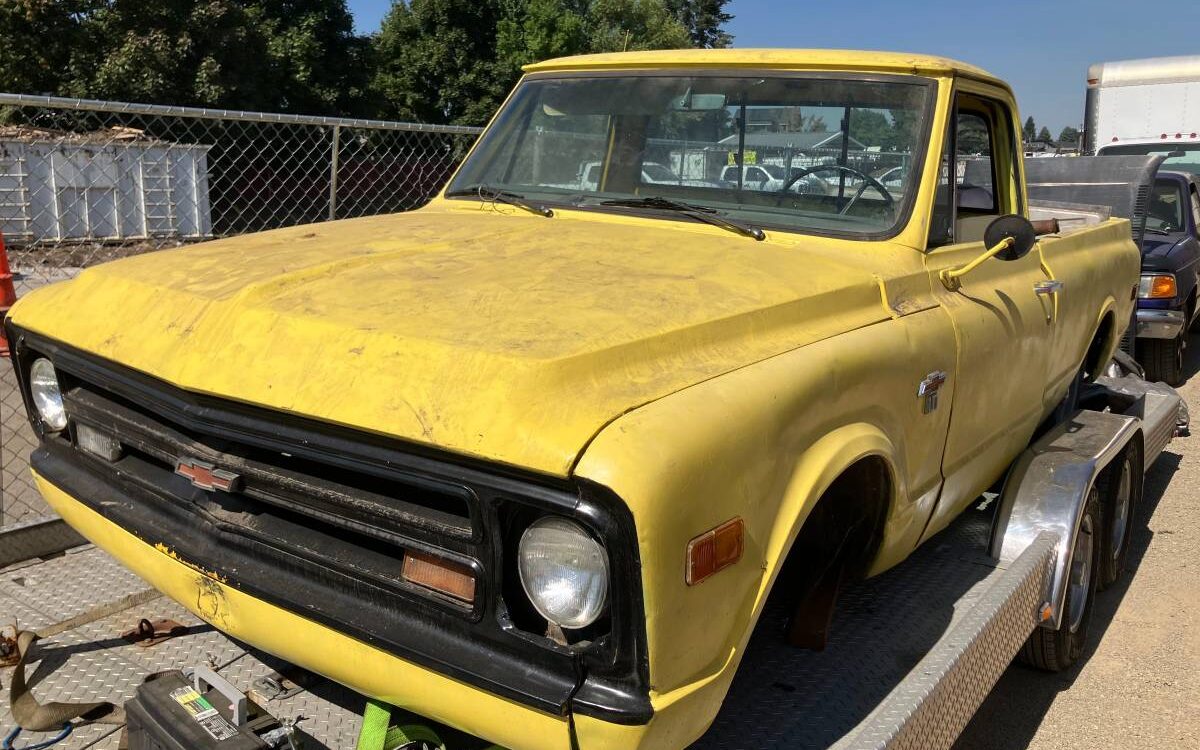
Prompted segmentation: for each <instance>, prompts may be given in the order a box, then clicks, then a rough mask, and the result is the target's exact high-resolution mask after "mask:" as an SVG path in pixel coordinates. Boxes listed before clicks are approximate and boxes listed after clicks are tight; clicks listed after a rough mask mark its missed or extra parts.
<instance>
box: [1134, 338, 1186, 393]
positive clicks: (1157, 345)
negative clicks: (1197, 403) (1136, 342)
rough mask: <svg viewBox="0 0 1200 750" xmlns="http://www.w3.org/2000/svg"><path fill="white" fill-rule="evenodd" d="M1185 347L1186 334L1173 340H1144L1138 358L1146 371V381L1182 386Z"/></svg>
mask: <svg viewBox="0 0 1200 750" xmlns="http://www.w3.org/2000/svg"><path fill="white" fill-rule="evenodd" d="M1186 347H1187V332H1186V331H1184V332H1181V333H1180V334H1179V335H1178V336H1176V337H1175V338H1173V339H1145V340H1144V341H1142V342H1141V350H1142V356H1141V357H1139V359H1140V360H1141V363H1142V366H1143V367H1144V368H1145V369H1146V379H1147V380H1149V381H1151V382H1157V381H1161V382H1163V383H1166V384H1167V385H1172V386H1173V385H1182V384H1183V352H1184V350H1185V349H1186Z"/></svg>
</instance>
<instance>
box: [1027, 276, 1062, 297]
mask: <svg viewBox="0 0 1200 750" xmlns="http://www.w3.org/2000/svg"><path fill="white" fill-rule="evenodd" d="M1062 289H1063V283H1062V282H1061V281H1059V280H1057V279H1050V280H1049V281H1039V282H1038V283H1036V284H1034V285H1033V291H1034V292H1036V293H1037V294H1058V293H1059V292H1061V291H1062Z"/></svg>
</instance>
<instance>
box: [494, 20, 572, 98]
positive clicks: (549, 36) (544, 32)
mask: <svg viewBox="0 0 1200 750" xmlns="http://www.w3.org/2000/svg"><path fill="white" fill-rule="evenodd" d="M586 12H587V9H586V8H585V7H579V6H575V7H572V6H571V4H568V3H564V2H562V0H528V1H527V2H524V1H523V0H512V1H511V3H510V5H509V7H508V8H506V9H505V11H504V13H503V17H502V18H501V19H500V21H499V23H498V24H497V29H496V54H497V59H498V62H499V65H500V71H501V72H502V73H503V75H504V76H505V77H506V78H507V79H508V80H511V81H515V80H516V79H517V77H518V76H520V73H521V66H522V65H528V64H529V63H532V62H537V61H538V60H548V59H551V58H554V57H564V56H566V55H574V54H577V53H578V52H580V51H581V50H584V49H587V20H586V18H585V17H584V14H586Z"/></svg>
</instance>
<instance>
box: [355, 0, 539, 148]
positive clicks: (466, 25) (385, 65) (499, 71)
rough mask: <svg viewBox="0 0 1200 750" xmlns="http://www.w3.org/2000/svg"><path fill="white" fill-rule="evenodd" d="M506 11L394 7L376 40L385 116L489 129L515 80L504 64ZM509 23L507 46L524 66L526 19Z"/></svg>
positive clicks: (442, 3)
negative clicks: (501, 32) (501, 39)
mask: <svg viewBox="0 0 1200 750" xmlns="http://www.w3.org/2000/svg"><path fill="white" fill-rule="evenodd" d="M503 10H504V9H503V8H502V7H501V3H500V2H499V1H498V0H410V2H398V3H396V4H394V5H393V6H392V9H391V11H390V12H389V13H388V14H387V16H385V17H384V19H383V25H382V28H381V29H380V30H379V34H378V35H377V37H376V39H375V58H376V61H377V64H376V69H375V79H374V85H375V88H376V90H377V91H378V92H379V94H380V95H381V96H382V98H383V100H384V102H385V104H384V111H383V114H384V115H385V116H391V117H398V118H400V119H406V120H407V119H412V120H417V121H420V122H439V123H440V122H449V123H459V124H471V125H478V124H480V123H482V122H485V121H486V120H487V118H488V117H489V116H490V115H491V113H492V112H493V111H495V109H496V107H497V105H498V104H499V103H500V101H501V98H502V97H503V96H504V94H505V92H506V91H507V90H508V89H509V87H510V86H511V85H512V82H513V76H514V72H513V71H512V69H511V67H510V65H511V63H507V64H506V63H499V62H498V60H497V54H496V51H497V43H498V39H497V36H498V29H499V24H500V21H501V20H503V19H504V15H503V13H502V11H503ZM539 18H540V16H539ZM509 20H510V21H511V22H512V24H513V25H512V26H511V27H509V34H510V36H509V38H508V40H507V42H506V44H508V45H509V46H511V47H512V48H513V49H512V50H510V55H511V56H512V59H513V60H516V61H519V60H521V59H523V58H521V54H522V52H521V50H520V49H519V43H518V41H516V40H514V39H513V38H511V37H512V35H513V34H516V33H518V32H517V31H516V29H517V28H518V27H519V28H520V29H521V30H522V31H521V32H520V33H524V19H523V18H522V19H521V21H519V22H518V21H517V20H516V19H515V18H512V17H510V18H509ZM518 64H519V63H518Z"/></svg>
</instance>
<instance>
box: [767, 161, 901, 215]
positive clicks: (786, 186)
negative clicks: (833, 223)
mask: <svg viewBox="0 0 1200 750" xmlns="http://www.w3.org/2000/svg"><path fill="white" fill-rule="evenodd" d="M827 170H833V171H835V172H845V173H846V174H849V175H850V176H851V177H857V178H858V179H859V180H861V181H862V184H861V185H859V186H858V190H857V191H856V192H855V193H854V196H853V197H852V198H851V199H850V200H849V201H848V202H847V203H846V205H844V206H842V208H841V209H840V210H839V211H838V214H839V215H845V214H846V212H847V211H849V210H850V208H851V207H852V206H853V205H854V204H855V203H857V202H858V199H859V198H861V197H862V194H863V193H864V192H865V191H866V189H867V187H868V186H869V187H873V188H875V190H876V192H878V193H879V194H880V195H881V196H883V201H884V203H886V204H887V207H888V208H889V209H890V208H892V207H893V206H894V205H895V204H896V199H895V198H893V197H892V194H891V193H889V192H888V189H887V188H885V187H884V186H883V183H882V182H880V181H879V180H877V179H875V178H874V177H872V176H871V175H869V174H867V173H866V172H860V171H859V170H857V169H855V168H853V167H847V166H843V165H841V164H818V165H817V166H815V167H808V168H806V169H801V170H799V171H797V172H796V174H794V175H792V177H791V179H789V180H787V181H786V182H784V183H783V187H781V188H780V189H779V196H778V197H777V198H776V199H775V205H776V206H782V205H783V199H784V197H785V196H786V195H787V192H788V190H790V189H791V187H792V185H795V184H796V183H797V182H799V181H800V180H803V179H804V178H805V177H808V176H809V175H810V174H813V173H814V172H822V171H827Z"/></svg>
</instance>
